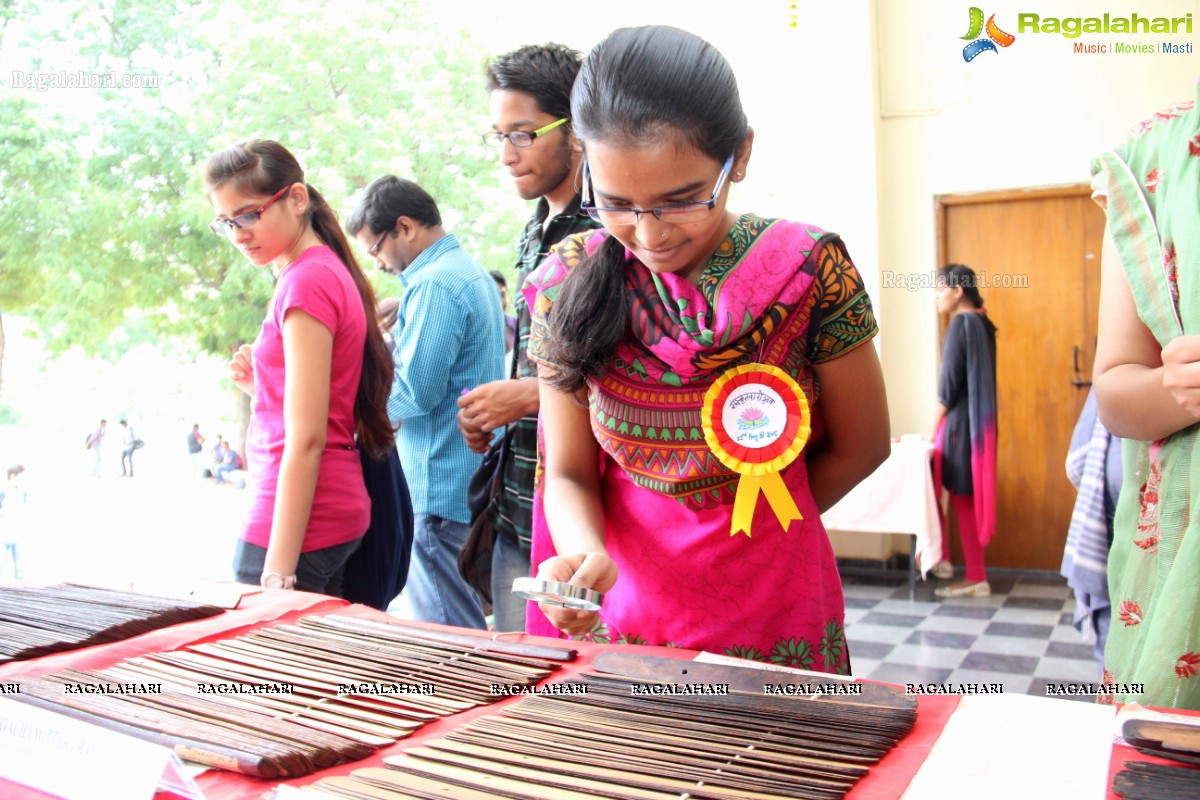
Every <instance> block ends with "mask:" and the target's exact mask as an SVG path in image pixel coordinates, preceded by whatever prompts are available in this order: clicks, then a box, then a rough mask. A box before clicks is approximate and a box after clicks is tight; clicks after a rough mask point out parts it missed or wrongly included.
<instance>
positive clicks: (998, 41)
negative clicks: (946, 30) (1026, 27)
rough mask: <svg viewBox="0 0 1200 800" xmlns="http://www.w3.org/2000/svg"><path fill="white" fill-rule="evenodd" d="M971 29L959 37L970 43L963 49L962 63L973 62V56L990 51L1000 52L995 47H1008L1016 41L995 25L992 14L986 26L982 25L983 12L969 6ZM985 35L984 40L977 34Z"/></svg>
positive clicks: (994, 18) (994, 16)
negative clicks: (969, 40) (968, 40)
mask: <svg viewBox="0 0 1200 800" xmlns="http://www.w3.org/2000/svg"><path fill="white" fill-rule="evenodd" d="M970 14H971V27H970V28H969V29H968V30H967V35H966V36H963V37H960V38H963V39H971V40H972V41H971V43H970V44H968V45H967V46H966V47H964V48H963V61H973V60H974V59H975V56H977V55H979V54H980V53H986V52H988V51H991V52H993V53H998V52H1000V51H999V50H997V49H996V45H1000V46H1001V47H1008V46H1009V45H1010V44H1012V43H1013V42H1015V41H1016V40H1017V37H1015V36H1013V35H1012V34H1011V33H1005V32H1004V31H1002V30H1000V28H999V26H998V25H996V15H995V14H992V15H991V16H990V17H988V21H987V25H984V24H983V11H982V9H978V8H976V7H975V6H971V11H970ZM984 32H986V33H987V37H986V38H980V36H979V34H981V33H984Z"/></svg>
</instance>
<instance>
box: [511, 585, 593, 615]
mask: <svg viewBox="0 0 1200 800" xmlns="http://www.w3.org/2000/svg"><path fill="white" fill-rule="evenodd" d="M512 591H513V594H515V595H517V596H518V597H523V598H525V599H526V600H532V601H533V602H535V603H546V604H548V605H552V606H562V607H563V608H571V609H575V610H576V611H599V610H600V603H601V601H602V600H603V599H604V595H602V594H601V593H600V592H597V591H596V590H595V589H585V588H583V587H582V586H575V585H574V584H570V583H560V582H559V581H545V580H541V579H540V578H517V579H516V580H514V581H513V585H512Z"/></svg>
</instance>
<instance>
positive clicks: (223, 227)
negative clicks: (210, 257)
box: [208, 183, 293, 239]
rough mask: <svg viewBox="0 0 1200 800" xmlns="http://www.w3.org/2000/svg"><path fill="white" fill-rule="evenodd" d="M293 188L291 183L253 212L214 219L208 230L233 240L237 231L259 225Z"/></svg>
mask: <svg viewBox="0 0 1200 800" xmlns="http://www.w3.org/2000/svg"><path fill="white" fill-rule="evenodd" d="M292 186H293V184H290V183H289V184H288V185H287V186H285V187H283V188H282V189H280V190H279V191H278V192H276V193H275V195H274V196H273V197H272V198H271V199H270V200H268V201H267V202H265V203H263V204H262V205H261V206H259V207H258V208H256V209H254V210H253V211H247V212H246V213H245V214H238V215H237V216H236V217H230V218H229V219H214V220H213V221H212V222H210V223H208V229H209V230H210V231H212V232H213V233H215V234H216V235H217V236H223V237H225V238H226V239H232V238H233V237H234V236H235V235H236V234H234V231H235V230H240V229H242V228H245V229H246V230H251V229H252V228H253V227H254V226H255V225H257V224H258V221H259V220H260V219H262V214H263V212H264V211H266V210H267V209H268V208H270V207H271V206H273V205H274V204H275V201H276V200H278V199H279V198H281V197H283V195H284V194H285V193H286V192H287V190H288V189H290V188H292Z"/></svg>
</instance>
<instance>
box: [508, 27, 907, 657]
mask: <svg viewBox="0 0 1200 800" xmlns="http://www.w3.org/2000/svg"><path fill="white" fill-rule="evenodd" d="M572 121H573V124H575V126H576V130H577V134H578V136H579V138H580V140H581V141H582V142H583V145H584V152H585V156H586V162H587V167H586V170H585V173H584V175H585V178H584V180H585V184H584V196H585V207H586V208H587V209H588V210H589V213H591V214H592V215H593V216H594V217H595V218H597V219H598V220H599V221H600V222H601V223H603V224H604V226H605V229H606V230H604V231H599V232H596V233H594V234H591V235H585V236H580V237H575V238H572V239H569V240H567V241H566V242H565V243H564V244H563V245H562V246H560V249H559V250H558V253H557V255H556V256H552V257H551V258H550V259H548V260H547V262H546V263H545V264H544V265H543V267H542V268H540V269H539V270H538V271H537V272H535V273H534V274H533V275H531V276H530V278H529V281H528V282H527V284H526V286H525V289H524V290H525V291H526V295H527V297H528V298H529V300H530V302H529V305H530V308H531V310H532V314H533V326H532V333H531V338H530V355H531V356H532V357H533V358H534V359H535V360H536V361H538V362H539V364H540V375H541V380H542V390H541V393H542V412H541V414H542V427H543V442H544V465H545V468H544V474H543V476H542V480H541V482H540V484H539V489H538V493H537V498H536V507H535V527H534V551H533V558H534V564H535V566H536V567H537V568H538V576H539V577H543V578H549V579H552V580H560V581H569V582H571V583H574V584H577V585H581V586H586V587H589V588H594V589H596V590H598V591H601V592H604V593H605V598H604V604H603V608H602V609H601V611H600V612H599V613H598V614H597V613H596V612H581V611H570V610H566V609H562V608H556V607H553V606H550V605H542V606H539V607H536V608H532V609H531V613H530V619H529V623H528V628H529V630H530V631H532V632H537V633H553V632H556V631H561V632H562V633H565V634H568V635H576V636H584V637H587V638H591V639H593V640H598V641H623V642H631V643H649V644H655V645H675V646H682V647H689V648H696V649H705V650H710V651H716V652H724V653H729V654H732V655H738V656H743V657H748V658H754V659H760V660H771V661H774V662H776V663H781V664H788V665H791V666H799V667H806V668H809V669H815V670H823V671H828V672H839V673H845V672H848V671H849V654H848V652H847V648H846V640H845V635H844V633H843V600H842V592H841V583H840V580H839V578H838V574H837V570H836V564H835V561H834V557H833V552H832V549H831V547H830V544H829V541H828V538H827V537H826V535H825V531H824V529H823V528H822V526H821V521H820V511H821V510H822V509H824V508H827V507H828V506H830V505H832V504H833V503H834V502H835V501H836V500H837V499H838V498H840V497H841V496H842V495H843V494H845V492H847V491H849V489H850V488H852V487H853V486H854V484H856V483H857V482H858V481H859V480H861V479H862V478H863V477H865V476H866V475H868V474H870V472H871V471H872V470H874V468H875V467H876V466H877V465H878V464H879V463H881V462H882V460H883V459H884V458H886V456H887V453H888V449H889V440H888V420H887V408H886V401H885V399H884V392H883V383H882V376H881V373H880V369H879V364H878V360H877V358H876V356H875V352H874V348H872V347H870V346H869V345H867V342H868V340H869V339H870V338H871V337H872V336H873V335H874V333H875V331H876V326H875V321H874V317H873V315H872V313H871V307H870V302H869V300H868V299H867V297H866V294H865V293H864V292H863V288H862V282H861V280H860V279H859V276H858V273H857V271H856V270H855V268H854V266H853V264H852V263H851V262H850V259H849V256H848V254H847V252H846V249H845V247H844V246H843V245H842V243H841V240H840V239H839V238H838V237H837V236H836V235H833V234H828V233H825V232H823V231H821V230H818V229H816V228H814V227H812V226H809V225H804V224H802V223H796V222H787V221H783V220H770V219H763V218H760V217H757V216H754V215H741V216H738V215H735V214H734V213H733V212H731V211H729V210H728V208H727V207H726V202H727V188H726V187H727V186H728V184H729V183H730V182H735V183H736V182H738V181H740V180H742V178H743V177H744V176H745V171H746V168H747V165H748V163H749V159H750V153H751V146H752V142H753V133H752V131H751V130H750V129H749V127H748V126H747V125H746V120H745V116H744V114H743V113H742V110H741V105H740V101H739V100H738V96H737V89H736V83H735V81H734V79H733V75H732V73H731V71H730V70H729V66H728V64H727V63H726V62H725V60H724V58H723V57H722V56H721V55H720V54H719V53H717V52H716V51H715V50H714V49H713V48H712V47H711V46H710V45H708V44H707V43H706V42H704V41H702V40H700V39H698V38H697V37H695V36H692V35H691V34H688V33H685V32H683V31H679V30H676V29H672V28H663V27H648V28H638V29H625V30H620V31H616V32H614V33H613V34H611V35H610V36H609V37H608V38H607V39H606V40H605V41H604V42H602V43H601V44H600V45H599V46H597V48H596V49H595V50H594V51H593V52H592V53H591V54H590V55H589V56H588V58H587V60H586V61H585V63H584V66H583V69H582V71H581V72H580V77H579V80H578V81H577V82H576V84H575V89H574V91H573V93H572ZM751 364H759V365H769V366H770V367H774V368H778V369H779V370H781V371H782V372H783V373H785V374H786V375H787V376H788V377H789V378H790V379H791V380H792V381H794V382H795V383H796V384H798V385H799V388H800V389H801V390H802V391H803V394H804V397H805V398H806V399H807V401H808V403H809V404H810V405H811V406H812V408H813V428H814V432H813V436H812V438H811V439H810V441H809V442H808V445H807V446H806V447H805V449H804V450H803V451H802V455H801V456H800V457H799V458H797V459H796V460H794V461H792V462H791V463H790V464H789V465H788V466H786V467H784V468H783V469H782V471H781V473H780V478H781V479H782V482H783V484H784V486H785V487H786V489H787V493H788V494H789V495H790V496H791V498H792V499H793V500H794V502H795V504H796V506H797V508H798V510H799V512H800V514H801V516H802V517H803V519H801V520H791V521H790V522H789V523H788V524H786V525H785V524H784V522H782V521H781V518H780V517H779V516H778V515H777V514H776V512H775V510H774V509H773V508H772V507H771V506H770V505H769V504H768V503H767V502H766V500H765V499H763V498H760V499H759V500H758V502H757V504H755V506H754V511H753V520H752V523H751V526H750V528H751V530H752V535H750V536H745V535H741V534H737V535H731V517H732V513H733V512H732V509H733V504H734V498H735V495H736V489H737V484H738V479H739V476H738V475H737V474H736V473H735V472H732V471H731V470H730V469H729V468H728V467H726V466H725V465H724V464H723V463H722V462H721V461H720V460H719V459H718V457H717V456H716V454H715V453H714V452H713V451H712V450H711V449H710V446H709V443H708V441H707V440H706V437H705V434H704V432H703V428H704V425H703V422H704V413H703V411H702V408H703V407H704V404H705V394H706V392H707V391H708V389H709V387H710V386H712V385H713V384H714V382H715V381H718V380H719V379H720V378H721V377H722V376H723V375H726V374H729V372H730V371H731V370H735V369H737V368H739V367H743V366H746V365H751Z"/></svg>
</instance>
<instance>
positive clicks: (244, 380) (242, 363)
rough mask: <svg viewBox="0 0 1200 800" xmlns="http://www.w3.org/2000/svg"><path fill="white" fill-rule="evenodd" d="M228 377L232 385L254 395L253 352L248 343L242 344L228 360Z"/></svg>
mask: <svg viewBox="0 0 1200 800" xmlns="http://www.w3.org/2000/svg"><path fill="white" fill-rule="evenodd" d="M229 379H230V380H231V381H233V385H234V386H236V387H238V388H239V389H241V390H242V391H243V392H245V393H246V394H248V395H250V396H251V397H253V396H254V353H253V351H252V350H251V349H250V345H248V344H244V345H242V346H241V347H239V348H238V349H237V352H236V353H234V354H233V358H232V359H230V361H229Z"/></svg>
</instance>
